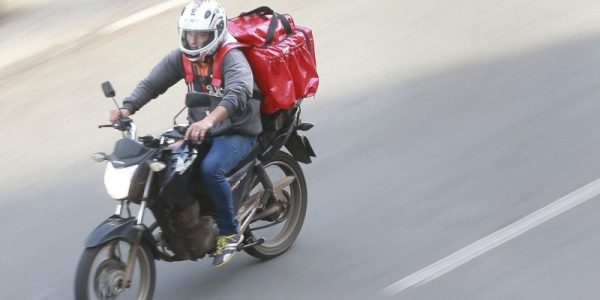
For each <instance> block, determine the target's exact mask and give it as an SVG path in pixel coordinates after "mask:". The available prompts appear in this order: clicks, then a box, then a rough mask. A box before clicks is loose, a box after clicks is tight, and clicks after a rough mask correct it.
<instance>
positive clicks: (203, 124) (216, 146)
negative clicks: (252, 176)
mask: <svg viewBox="0 0 600 300" xmlns="http://www.w3.org/2000/svg"><path fill="white" fill-rule="evenodd" d="M178 25H179V26H178V27H179V37H180V47H179V49H176V50H173V51H172V52H170V53H169V54H167V55H166V56H165V57H164V58H163V59H162V60H161V61H160V62H159V63H158V64H157V65H156V66H155V67H154V68H153V69H152V71H151V72H150V74H149V75H148V76H147V77H146V78H145V79H143V80H142V81H141V82H140V83H139V84H138V85H137V87H136V88H135V89H134V90H133V92H132V93H131V95H129V96H128V97H126V98H124V100H123V107H122V108H120V109H114V110H112V111H111V112H110V120H111V122H113V123H114V122H115V121H116V120H117V119H118V118H119V117H121V116H124V117H125V116H129V115H132V114H133V113H135V112H136V111H138V110H139V109H140V108H141V107H142V106H144V105H145V104H146V103H148V102H149V101H150V100H152V99H154V98H156V97H158V96H159V95H161V94H163V93H164V92H165V91H166V90H167V89H168V88H169V87H171V86H173V85H174V84H175V83H177V82H178V81H179V80H181V79H183V78H184V77H185V71H184V63H187V62H184V61H183V60H185V59H187V60H189V61H190V62H191V64H192V67H193V68H194V74H195V75H194V81H193V83H190V84H188V91H189V92H193V91H196V92H210V93H212V94H217V95H218V96H221V95H222V100H221V101H220V103H219V104H218V105H217V106H216V107H214V108H213V109H210V110H207V109H203V108H190V109H188V120H189V121H190V123H191V125H190V126H189V128H188V130H187V132H186V134H185V139H187V140H191V141H195V142H203V143H206V144H208V145H209V146H210V150H209V151H208V153H207V155H206V157H205V158H204V160H203V161H202V163H201V166H200V177H201V180H202V182H203V184H204V186H205V187H206V189H207V191H208V193H209V196H210V198H211V199H212V202H213V204H214V206H215V209H216V213H217V218H216V219H217V220H216V221H217V225H218V226H219V235H218V237H217V247H216V252H215V257H214V260H213V265H214V266H221V265H223V264H225V263H227V262H228V261H230V260H231V258H232V257H233V255H234V254H235V252H236V249H237V246H238V245H239V243H241V241H242V240H243V234H242V233H240V232H239V224H238V221H237V220H236V217H235V216H236V212H235V211H234V206H233V197H232V192H231V186H230V184H229V183H228V182H227V180H226V177H225V175H226V174H227V173H228V172H229V171H231V170H232V169H233V168H234V167H235V166H236V165H237V164H238V163H239V162H240V161H241V160H242V159H243V158H244V156H246V155H247V154H248V153H249V152H250V150H251V149H252V147H253V145H254V144H255V143H256V136H257V135H258V134H259V133H260V132H261V131H262V126H261V122H260V102H259V101H258V100H256V99H253V98H252V91H253V84H254V80H253V76H252V71H251V69H250V66H249V64H248V61H247V60H246V58H245V56H244V54H243V53H242V52H241V51H240V50H238V49H233V50H230V51H229V52H227V54H226V55H225V56H224V58H223V61H222V64H221V70H222V74H223V85H222V86H219V87H215V86H212V85H211V82H210V80H207V78H208V79H209V78H210V76H211V72H212V69H213V66H212V64H213V59H214V56H215V53H216V51H217V50H218V49H219V47H221V46H222V45H224V44H226V43H231V42H235V38H234V37H233V36H231V34H229V33H228V31H227V18H226V15H225V9H224V8H223V6H222V5H221V4H220V3H218V2H216V1H214V0H196V1H192V2H190V3H189V4H187V5H186V6H185V8H184V10H183V12H182V13H181V16H180V17H179V24H178ZM209 130H210V135H207V133H208V132H209Z"/></svg>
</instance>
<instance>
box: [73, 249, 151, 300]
mask: <svg viewBox="0 0 600 300" xmlns="http://www.w3.org/2000/svg"><path fill="white" fill-rule="evenodd" d="M123 245H125V247H129V249H131V244H130V243H129V242H128V241H125V240H122V239H117V240H113V241H111V242H108V243H105V244H102V245H99V246H96V247H92V248H87V249H85V250H84V251H83V253H82V254H81V258H80V259H79V264H78V266H77V272H76V275H75V299H76V300H92V299H117V298H118V299H122V298H121V296H129V295H132V294H129V292H131V290H130V288H124V287H123V280H124V277H125V268H126V265H127V261H126V260H128V258H129V251H122V250H121V249H122V247H124V246H123ZM111 247H112V248H111ZM115 249H119V250H118V252H119V255H115V253H117V251H115ZM138 250H139V251H138V255H137V261H136V264H135V267H134V270H133V272H134V273H133V275H132V281H131V284H132V285H138V284H137V283H136V282H137V281H138V280H139V290H138V291H137V295H135V297H134V299H137V300H145V299H148V300H149V299H152V296H153V294H154V287H155V284H156V266H155V262H154V258H153V255H152V252H151V251H150V250H149V249H148V247H147V246H145V245H143V244H142V245H140V248H139V249H138ZM123 252H124V254H121V253H123ZM104 254H106V255H105V256H104V258H102V257H101V256H103V255H104ZM119 256H120V257H119ZM98 258H100V260H101V261H99V262H98V263H96V262H97V259H98ZM123 259H125V261H123ZM123 294H124V295H123Z"/></svg>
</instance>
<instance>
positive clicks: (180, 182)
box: [75, 82, 316, 300]
mask: <svg viewBox="0 0 600 300" xmlns="http://www.w3.org/2000/svg"><path fill="white" fill-rule="evenodd" d="M102 89H103V91H104V94H105V96H106V97H107V98H112V100H113V102H114V103H115V105H117V102H116V100H115V91H114V89H113V87H112V85H111V84H110V82H105V83H103V84H102ZM219 100H220V99H219V98H217V97H215V96H212V95H210V94H205V93H188V94H187V95H186V107H188V108H191V107H211V105H214V103H215V102H217V103H218V101H219ZM300 104H301V101H297V102H296V104H295V105H294V107H293V108H291V109H289V110H281V111H279V112H277V113H275V114H273V115H263V116H261V118H262V123H263V132H262V133H261V134H260V135H259V137H258V141H257V143H256V145H255V147H254V148H253V149H252V151H251V152H250V154H248V156H247V157H246V158H244V159H243V160H242V161H241V162H240V163H239V164H238V166H237V167H235V168H234V169H233V170H232V171H231V172H230V173H229V174H227V180H228V181H229V183H230V184H231V190H232V193H233V198H234V206H235V209H236V211H237V219H238V220H239V223H240V232H243V234H244V239H243V241H242V243H241V244H240V245H239V246H238V249H237V251H244V252H246V253H248V254H249V255H251V256H254V257H256V258H259V259H263V260H268V259H272V258H274V257H277V256H279V255H281V254H283V253H284V252H285V251H287V250H288V249H289V248H290V247H291V246H292V244H293V243H294V241H295V240H296V238H297V236H298V234H299V232H300V229H301V228H302V224H303V222H304V218H305V214H306V206H307V187H306V181H305V177H304V174H303V171H302V168H301V167H300V164H299V162H302V163H306V164H308V163H311V157H316V155H315V153H314V151H313V149H312V147H311V145H310V143H309V141H308V139H307V138H306V137H305V136H302V135H301V134H300V133H299V132H301V131H307V130H309V129H311V128H312V127H313V126H314V124H312V123H303V122H301V120H300V114H301V109H300ZM117 107H118V105H117ZM186 107H184V108H183V109H182V110H181V111H179V113H178V114H177V115H176V116H175V118H174V126H173V128H171V129H169V130H167V131H165V132H163V133H162V134H160V135H159V136H157V137H153V136H142V137H137V127H136V125H135V123H134V122H133V120H132V119H130V118H128V117H121V118H119V119H118V120H117V122H115V123H114V124H110V125H100V126H99V127H100V128H106V127H108V128H114V129H117V130H119V131H121V133H122V135H123V137H122V138H121V139H119V140H118V141H117V142H116V144H115V147H114V150H113V152H112V153H111V154H106V153H95V154H94V155H92V158H93V159H94V160H95V161H97V162H107V163H106V170H105V174H104V184H105V187H106V190H107V192H108V194H109V195H110V196H111V198H113V199H114V200H116V201H117V206H116V210H115V212H114V214H113V215H112V216H110V217H109V218H108V219H106V220H105V221H104V222H102V223H101V224H100V225H98V226H97V227H96V228H95V229H94V230H93V231H92V232H91V233H90V234H89V236H88V237H87V239H86V241H85V250H84V251H83V253H82V255H81V258H80V260H79V263H78V266H77V271H76V277H75V298H76V299H83V300H87V299H128V298H132V299H152V296H153V293H154V288H155V284H156V267H155V261H156V260H163V261H166V262H174V261H185V260H192V261H195V260H197V259H201V258H203V257H205V256H212V255H213V254H214V252H215V248H216V237H217V234H218V232H219V231H218V228H217V225H216V222H215V210H214V207H213V205H212V203H211V200H210V198H209V196H208V194H207V193H206V191H205V188H204V187H202V185H201V181H200V179H199V178H198V177H199V174H198V173H199V172H197V170H198V169H199V163H200V162H201V161H202V158H203V155H205V154H206V152H207V150H208V149H207V147H205V145H204V144H196V143H193V142H190V141H186V140H184V135H185V132H186V130H187V125H177V122H176V119H177V116H178V115H179V114H180V113H181V112H182V111H184V110H185V108H186ZM284 146H285V148H286V149H287V150H288V152H289V153H288V152H284V151H283V150H282V148H283V147H284ZM131 204H135V205H139V207H138V209H137V213H132V210H131ZM148 211H149V212H150V213H148ZM147 215H150V218H148V216H147Z"/></svg>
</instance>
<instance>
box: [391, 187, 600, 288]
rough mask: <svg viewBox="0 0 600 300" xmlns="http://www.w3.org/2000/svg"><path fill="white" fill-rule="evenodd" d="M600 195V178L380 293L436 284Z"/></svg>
mask: <svg viewBox="0 0 600 300" xmlns="http://www.w3.org/2000/svg"><path fill="white" fill-rule="evenodd" d="M598 194H600V178H599V179H596V180H595V181H593V182H591V183H589V184H587V185H585V186H583V187H581V188H579V189H578V190H576V191H574V192H572V193H570V194H568V195H566V196H564V197H562V198H560V199H558V200H556V201H554V202H552V203H551V204H549V205H547V206H545V207H543V208H541V209H539V210H537V211H535V212H533V213H531V214H529V215H527V216H526V217H524V218H522V219H520V220H518V221H517V222H515V223H513V224H511V225H508V226H506V227H504V228H502V229H500V230H498V231H496V232H494V233H492V234H490V235H488V236H486V237H484V238H482V239H480V240H479V241H476V242H474V243H473V244H471V245H469V246H467V247H465V248H463V249H461V250H458V251H456V252H454V253H453V254H451V255H450V256H447V257H446V258H444V259H442V260H439V261H438V262H436V263H434V264H432V265H430V266H428V267H426V268H424V269H421V270H420V271H417V272H415V273H413V274H412V275H409V276H407V277H405V278H404V279H402V280H400V281H398V282H396V283H394V284H392V285H390V286H388V287H386V288H385V289H383V290H382V291H381V292H382V293H383V294H384V295H386V296H393V295H395V294H398V293H400V292H402V291H403V290H405V289H407V288H410V287H412V286H419V285H422V284H425V283H427V282H429V281H431V280H434V279H436V278H438V277H440V276H442V275H444V274H446V273H448V272H450V271H452V270H454V269H456V268H458V267H460V266H461V265H463V264H465V263H467V262H468V261H470V260H472V259H474V258H476V257H478V256H480V255H482V254H484V253H486V252H488V251H490V250H492V249H494V248H495V247H498V246H500V245H502V244H504V243H506V242H508V241H510V240H512V239H514V238H515V237H518V236H519V235H521V234H523V233H525V232H527V231H528V230H530V229H532V228H534V227H536V226H538V225H540V224H542V223H544V222H546V221H548V220H550V219H552V218H554V217H556V216H558V215H560V214H562V213H564V212H566V211H568V210H570V209H571V208H573V207H576V206H578V205H580V204H582V203H584V202H586V201H588V200H590V199H592V198H593V197H595V196H597V195H598Z"/></svg>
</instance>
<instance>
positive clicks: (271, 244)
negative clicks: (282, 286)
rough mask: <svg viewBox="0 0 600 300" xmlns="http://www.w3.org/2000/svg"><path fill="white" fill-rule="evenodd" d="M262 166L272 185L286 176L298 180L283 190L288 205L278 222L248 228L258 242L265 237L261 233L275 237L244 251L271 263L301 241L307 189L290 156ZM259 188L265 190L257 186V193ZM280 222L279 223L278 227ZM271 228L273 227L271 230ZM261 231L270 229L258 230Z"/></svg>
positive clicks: (280, 155) (283, 155) (279, 155)
mask: <svg viewBox="0 0 600 300" xmlns="http://www.w3.org/2000/svg"><path fill="white" fill-rule="evenodd" d="M263 164H264V167H265V170H266V171H267V174H268V175H269V178H270V179H271V181H272V182H273V183H275V182H277V181H278V180H279V179H281V178H284V177H286V176H293V177H294V178H295V180H294V181H293V182H292V183H290V185H289V186H287V187H286V188H285V189H284V190H283V192H284V195H285V197H286V198H287V201H288V204H287V206H286V208H285V210H284V211H282V212H280V216H278V218H277V221H257V222H254V223H252V224H251V225H250V228H249V230H250V231H251V232H252V235H254V236H255V237H256V238H259V237H263V236H262V233H263V231H265V230H269V231H272V232H273V233H274V234H273V236H272V237H265V242H264V243H263V244H260V245H256V246H252V247H248V248H244V251H245V252H246V253H248V254H250V255H251V256H254V257H256V258H260V259H263V260H268V259H272V258H275V257H277V256H279V255H281V254H283V253H284V252H286V251H287V250H288V249H289V248H290V247H291V246H292V244H293V243H294V241H295V240H296V238H297V237H298V234H299V233H300V229H302V224H303V223H304V218H305V216H306V206H307V188H306V179H305V177H304V173H303V171H302V168H301V167H300V165H299V164H298V162H297V161H296V159H294V158H293V157H292V156H291V155H290V154H288V153H286V152H283V151H279V152H277V153H276V154H275V155H274V156H273V157H272V158H271V159H269V160H268V161H265V162H263ZM255 180H256V178H255ZM255 182H256V181H255ZM257 188H258V189H260V188H262V186H261V185H260V184H257V187H255V189H257ZM278 222H280V223H279V224H277V223H278ZM270 225H274V226H273V227H268V226H270ZM280 225H282V226H280ZM275 226H278V227H279V226H280V227H281V228H280V229H276V228H275ZM259 227H268V228H266V229H263V230H257V228H259Z"/></svg>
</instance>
